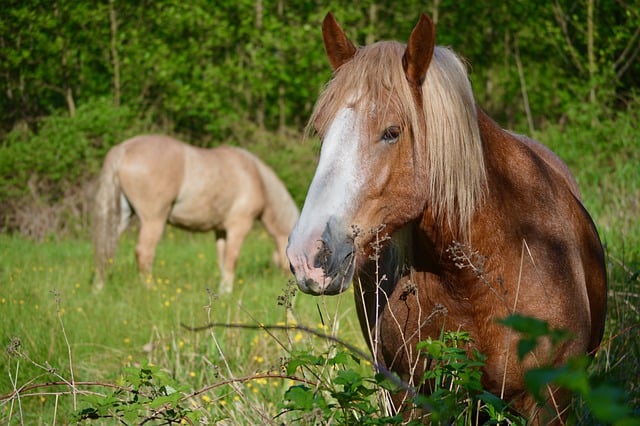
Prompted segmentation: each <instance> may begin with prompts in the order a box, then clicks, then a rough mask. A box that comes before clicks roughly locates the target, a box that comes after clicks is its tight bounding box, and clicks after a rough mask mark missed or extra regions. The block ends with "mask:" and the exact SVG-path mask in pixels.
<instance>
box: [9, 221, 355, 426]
mask: <svg viewBox="0 0 640 426" xmlns="http://www.w3.org/2000/svg"><path fill="white" fill-rule="evenodd" d="M1 239H2V242H1V244H0V246H1V247H2V248H1V249H0V258H1V259H2V267H1V269H0V282H2V283H3V284H2V291H1V294H0V312H1V316H2V325H1V326H0V327H1V329H2V344H3V347H4V349H5V350H4V351H3V354H2V358H0V363H1V364H2V367H1V368H0V370H1V371H2V374H1V376H0V395H1V398H2V400H0V423H2V424H67V423H72V422H73V421H74V417H73V414H74V413H77V412H79V411H80V410H82V409H83V408H86V407H87V405H88V403H87V401H86V399H87V398H88V397H89V396H91V395H98V394H102V395H104V394H105V393H108V391H110V390H111V388H110V387H109V386H110V385H117V384H121V385H124V384H125V382H126V381H127V380H129V381H130V378H127V377H126V375H127V373H126V371H128V370H127V369H131V368H133V369H134V371H135V372H136V374H137V373H138V372H139V370H140V369H143V368H145V367H148V366H157V368H158V370H159V371H158V374H160V375H162V374H167V375H168V376H170V377H171V380H170V382H171V383H172V384H173V385H172V386H175V388H176V389H178V384H179V385H180V386H181V388H180V389H181V390H183V388H184V390H185V394H189V393H193V392H196V391H198V390H202V389H205V388H207V387H208V386H211V385H213V387H212V389H210V390H208V391H203V392H202V393H201V394H200V395H198V396H194V397H192V398H189V399H187V400H186V402H185V403H184V405H185V407H186V409H188V410H193V411H201V412H202V413H206V415H207V416H208V417H209V419H210V420H217V421H221V420H224V419H227V421H228V422H229V423H230V424H256V423H257V422H265V420H266V421H267V423H272V422H276V423H277V420H275V419H273V417H274V416H275V415H276V414H277V413H278V410H279V408H278V404H280V403H281V402H282V395H283V392H284V391H285V390H286V389H287V387H289V386H291V384H292V379H289V378H286V376H287V374H285V373H283V366H284V363H285V362H286V360H288V359H290V358H291V355H292V352H294V351H295V352H298V351H310V350H313V352H314V353H318V354H320V353H323V351H328V350H329V348H330V346H332V344H331V343H330V342H328V341H326V340H325V339H320V338H317V337H314V335H313V334H312V333H310V332H308V331H306V330H305V329H304V328H309V329H310V330H313V331H317V332H318V333H322V334H325V333H326V334H328V335H339V336H340V337H341V338H342V339H345V340H346V341H348V342H350V343H351V344H353V345H355V346H356V347H358V348H359V349H361V350H362V351H365V345H364V341H363V340H362V338H361V333H360V329H359V326H358V324H357V318H356V316H355V313H354V312H353V306H352V305H353V303H352V297H353V295H352V292H348V293H347V294H345V295H343V296H340V297H327V298H324V297H323V298H311V297H300V296H299V295H296V296H293V295H292V288H291V287H290V284H291V283H290V282H289V280H290V278H289V276H288V274H287V273H285V272H284V271H281V270H279V269H277V268H275V267H274V266H273V265H272V264H271V260H270V259H271V252H272V250H273V245H272V243H271V240H270V239H269V238H268V236H267V234H266V232H265V231H264V230H263V229H262V228H261V227H260V226H258V225H257V226H256V229H254V230H253V231H252V233H251V234H250V236H249V238H247V241H246V243H245V246H244V247H243V255H242V257H241V259H240V261H239V265H238V271H237V279H236V283H235V288H234V292H233V294H232V295H231V296H225V297H220V298H219V297H218V296H217V295H216V293H217V287H218V272H217V264H216V258H215V245H214V239H213V237H212V235H211V234H189V233H186V232H183V231H181V230H177V229H172V228H170V229H169V230H168V231H167V232H166V235H165V239H164V240H163V242H162V243H161V244H160V246H159V248H158V254H157V259H156V268H155V271H154V276H153V277H141V278H139V277H138V276H137V272H136V270H135V262H134V256H133V245H134V242H135V235H134V233H133V232H128V233H126V234H125V235H124V237H123V239H122V241H121V245H120V248H119V251H118V254H117V257H116V259H115V260H114V265H113V273H112V277H111V280H110V281H109V282H108V283H107V285H106V287H105V289H104V290H103V291H102V292H100V293H94V292H93V291H92V288H91V286H90V281H91V274H92V259H91V256H90V253H91V247H90V245H89V242H88V241H82V240H62V241H56V240H54V239H51V240H47V241H45V242H42V243H33V242H31V241H29V240H26V239H22V238H19V237H8V236H2V237H1ZM287 311H288V313H287ZM209 322H218V323H228V324H244V325H246V326H249V327H250V328H249V329H234V328H214V329H207V330H204V331H192V330H189V329H187V328H185V326H188V327H197V326H202V325H206V324H208V323H209ZM261 325H273V326H279V327H284V326H285V325H288V326H291V325H299V326H300V329H288V330H283V331H279V330H274V331H270V330H262V329H260V326H261ZM163 380H164V379H163ZM163 380H161V381H160V383H159V384H158V387H161V386H164V385H168V384H169V382H168V381H169V379H168V378H167V379H166V380H164V381H163ZM293 380H296V379H295V378H293ZM72 381H75V382H90V383H92V384H93V385H92V386H78V388H77V389H76V393H74V390H73V389H72V387H71V386H70V385H69V382H72ZM49 382H57V383H60V385H57V386H41V387H38V386H37V385H38V384H44V383H49ZM227 382H228V383H230V384H229V385H219V384H220V383H227ZM217 384H218V385H217ZM21 386H27V387H28V386H34V388H33V389H32V390H31V391H29V392H25V393H23V394H22V395H21V396H20V397H19V398H18V397H17V396H14V397H8V395H11V392H12V391H13V390H15V389H17V388H20V387H21ZM89 399H90V398H89ZM91 401H93V400H91ZM89 405H90V403H89ZM134 417H135V415H134ZM142 418H144V416H143V417H142ZM111 422H115V420H113V419H112V420H111V421H107V423H111Z"/></svg>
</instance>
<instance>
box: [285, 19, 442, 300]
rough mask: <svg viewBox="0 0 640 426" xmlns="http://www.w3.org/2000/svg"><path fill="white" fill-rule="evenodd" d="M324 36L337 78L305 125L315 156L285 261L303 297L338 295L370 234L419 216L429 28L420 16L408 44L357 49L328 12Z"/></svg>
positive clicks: (364, 254) (431, 42) (363, 255)
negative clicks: (316, 147)
mask: <svg viewBox="0 0 640 426" xmlns="http://www.w3.org/2000/svg"><path fill="white" fill-rule="evenodd" d="M322 31H323V39H324V44H325V49H326V52H327V56H328V58H329V62H330V64H331V66H332V68H333V70H334V78H333V79H332V81H331V82H330V83H329V85H328V86H327V89H326V90H325V91H324V93H323V94H322V95H321V96H320V98H319V100H318V102H317V104H316V106H315V109H314V112H313V114H312V116H311V119H310V126H312V127H313V130H315V132H316V133H317V134H318V135H319V137H320V139H321V141H322V147H321V151H320V160H319V163H318V167H317V170H316V172H315V176H314V177H313V180H312V182H311V186H310V188H309V191H308V194H307V198H306V200H305V203H304V207H303V209H302V213H301V216H300V219H299V221H298V222H297V224H296V226H295V227H294V230H293V231H292V233H291V235H290V237H289V246H288V249H287V255H288V257H289V261H290V264H291V270H292V272H293V273H294V274H295V277H296V280H297V283H298V286H299V287H300V289H301V290H302V291H303V292H305V293H310V294H316V295H319V294H337V293H340V292H342V291H344V290H345V289H347V288H348V287H349V284H350V282H351V280H352V278H353V275H354V273H355V272H356V271H357V269H358V268H360V267H361V266H362V264H363V263H364V262H366V261H367V260H368V259H369V256H370V255H371V250H372V247H371V246H372V242H373V240H374V239H375V238H376V236H375V232H371V231H372V230H376V229H380V226H381V225H384V232H385V233H387V234H388V235H391V234H393V232H395V231H396V230H398V229H399V228H401V227H402V226H403V225H405V224H406V223H408V222H410V221H412V220H415V219H416V218H418V217H419V216H420V215H421V214H422V213H423V211H424V210H425V203H426V200H427V193H428V185H427V184H425V182H426V170H425V168H424V167H421V165H420V164H421V163H423V162H424V161H423V157H424V156H425V153H424V152H423V151H424V150H423V149H422V147H421V145H420V144H417V143H415V139H416V135H422V134H424V133H425V131H426V130H425V126H424V121H425V120H424V117H423V110H422V108H421V104H422V87H423V81H424V79H425V75H426V73H427V70H428V68H429V65H430V62H431V59H432V57H433V52H434V46H435V35H434V26H433V23H432V22H431V20H430V19H429V18H427V17H426V15H422V16H421V17H420V20H419V22H418V24H417V25H416V26H415V28H414V30H413V31H412V33H411V35H410V37H409V40H408V43H407V44H406V46H405V45H402V44H400V43H395V42H381V43H376V44H373V45H371V46H366V47H362V48H359V49H357V48H356V47H355V46H354V44H353V43H352V42H351V41H350V40H349V39H348V38H347V36H346V35H345V33H344V31H343V30H342V28H341V27H340V25H339V24H338V23H337V22H336V20H335V19H334V17H333V15H331V14H330V13H329V14H328V15H327V16H326V18H325V20H324V23H323V27H322Z"/></svg>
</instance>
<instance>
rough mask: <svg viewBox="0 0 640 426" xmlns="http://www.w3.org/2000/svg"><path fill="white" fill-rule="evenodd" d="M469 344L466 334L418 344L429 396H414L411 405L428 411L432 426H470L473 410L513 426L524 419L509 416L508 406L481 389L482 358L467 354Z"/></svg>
mask: <svg viewBox="0 0 640 426" xmlns="http://www.w3.org/2000/svg"><path fill="white" fill-rule="evenodd" d="M470 342H471V337H470V336H469V334H468V333H466V332H462V331H457V332H452V331H448V332H444V333H443V335H442V336H441V338H440V339H438V340H434V339H427V340H425V341H423V342H420V343H418V346H417V348H416V349H418V350H419V351H421V353H422V354H423V355H424V356H426V358H427V364H426V365H427V370H426V371H425V372H424V374H423V377H422V381H421V384H422V383H426V384H427V386H428V387H429V389H430V391H431V393H430V394H429V395H417V396H416V397H414V404H415V405H416V406H418V407H423V408H425V409H427V410H429V411H430V417H429V418H430V420H431V421H432V422H433V423H435V424H448V423H449V422H451V421H452V420H453V421H454V422H455V423H456V424H473V423H474V419H475V417H476V409H478V407H479V410H480V412H482V413H485V414H486V415H488V416H489V417H490V419H491V421H494V422H504V421H507V420H508V421H510V422H512V423H514V424H520V423H523V422H524V420H523V419H521V418H519V417H517V416H514V415H512V414H510V413H509V411H508V407H507V404H506V403H505V402H504V401H502V400H501V399H500V398H499V397H497V396H495V395H492V394H491V393H489V392H487V391H485V390H484V389H483V387H482V383H481V377H482V371H481V368H482V367H483V366H484V365H485V364H484V361H485V357H484V356H483V355H482V354H481V353H479V352H478V351H475V350H473V351H471V353H470V352H469V350H468V348H467V347H466V346H467V345H468V344H469V343H470Z"/></svg>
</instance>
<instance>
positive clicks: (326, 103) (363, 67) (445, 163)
mask: <svg viewBox="0 0 640 426" xmlns="http://www.w3.org/2000/svg"><path fill="white" fill-rule="evenodd" d="M404 50H405V45H404V44H401V43H398V42H390V41H387V42H379V43H375V44H372V45H370V46H366V47H363V48H360V49H358V51H357V53H356V55H355V57H354V58H353V59H352V60H351V61H349V62H347V63H345V64H344V65H342V66H341V67H340V68H339V69H338V70H337V71H336V73H335V75H334V78H333V79H332V80H331V81H329V82H328V83H327V86H326V88H325V90H324V91H323V92H322V93H321V94H320V97H319V98H318V101H317V103H316V105H315V108H314V111H313V113H312V115H311V118H310V121H309V127H308V130H310V129H311V127H313V128H315V130H316V131H317V132H318V134H319V135H320V137H322V136H323V135H324V134H325V133H326V131H327V130H328V127H329V126H330V124H331V122H332V120H333V118H334V117H335V116H336V114H337V113H338V111H339V110H340V109H341V108H344V107H346V106H349V107H353V108H355V109H356V111H358V113H368V114H376V116H377V118H379V119H380V120H383V121H384V113H385V111H388V110H392V111H397V112H398V113H399V115H400V116H401V117H403V118H404V122H402V123H398V124H399V125H400V126H402V128H403V129H411V131H412V132H413V138H414V143H415V144H416V153H417V155H418V157H417V158H416V159H415V160H416V164H418V165H420V164H423V165H424V166H425V167H426V170H427V175H428V188H429V195H430V203H429V204H430V206H431V207H432V208H433V210H434V213H435V215H436V220H438V221H439V222H440V223H441V224H442V225H445V224H446V225H448V226H449V227H450V228H451V229H452V230H453V231H454V233H455V234H457V235H458V237H459V238H461V239H462V240H467V239H468V238H469V236H470V223H471V218H472V215H473V213H474V211H475V210H476V208H477V207H478V205H479V204H480V203H481V202H482V199H483V195H484V191H485V188H486V171H485V166H484V159H483V151H482V141H481V138H480V131H479V128H478V121H477V113H476V107H475V101H474V97H473V93H472V91H471V85H470V83H469V79H468V77H467V72H466V68H465V66H464V64H463V63H462V61H461V60H460V58H458V56H457V55H456V54H455V53H454V52H452V51H451V50H450V49H447V48H442V47H436V49H435V52H434V55H433V59H432V61H431V65H430V66H429V70H428V72H427V75H426V77H425V80H424V83H423V85H422V93H423V96H422V98H423V105H422V106H421V107H422V110H420V109H419V108H418V106H417V105H416V102H415V100H414V99H415V98H414V96H413V93H412V90H411V87H410V85H409V83H408V81H407V79H406V77H405V73H404V70H403V66H402V56H403V53H404ZM372 106H375V109H373V108H372Z"/></svg>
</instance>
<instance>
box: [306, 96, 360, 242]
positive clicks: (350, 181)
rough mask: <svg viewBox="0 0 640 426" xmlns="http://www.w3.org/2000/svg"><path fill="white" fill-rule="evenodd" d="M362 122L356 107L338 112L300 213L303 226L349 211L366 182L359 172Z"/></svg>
mask: <svg viewBox="0 0 640 426" xmlns="http://www.w3.org/2000/svg"><path fill="white" fill-rule="evenodd" d="M358 146H359V126H358V122H357V118H356V114H355V111H354V109H353V108H344V109H342V110H341V111H340V112H339V113H338V114H337V115H336V118H335V120H334V121H333V123H332V124H331V126H330V127H329V130H328V132H327V134H326V135H325V137H324V139H323V141H322V149H321V151H320V162H319V163H318V167H317V169H316V173H315V176H314V177H313V181H312V182H311V186H310V187H309V192H308V193H307V198H306V200H305V203H304V207H303V209H302V213H301V215H300V221H299V225H300V230H304V229H309V228H310V227H313V226H314V224H316V226H320V227H321V228H324V225H325V224H326V223H327V220H328V218H329V217H330V216H337V217H343V216H344V215H345V214H347V215H348V214H349V213H350V212H349V209H350V207H352V206H353V199H354V197H355V196H356V194H357V193H358V192H359V188H360V186H361V185H362V176H361V174H360V173H359V170H360V167H359V150H358ZM303 232H304V231H303Z"/></svg>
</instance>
